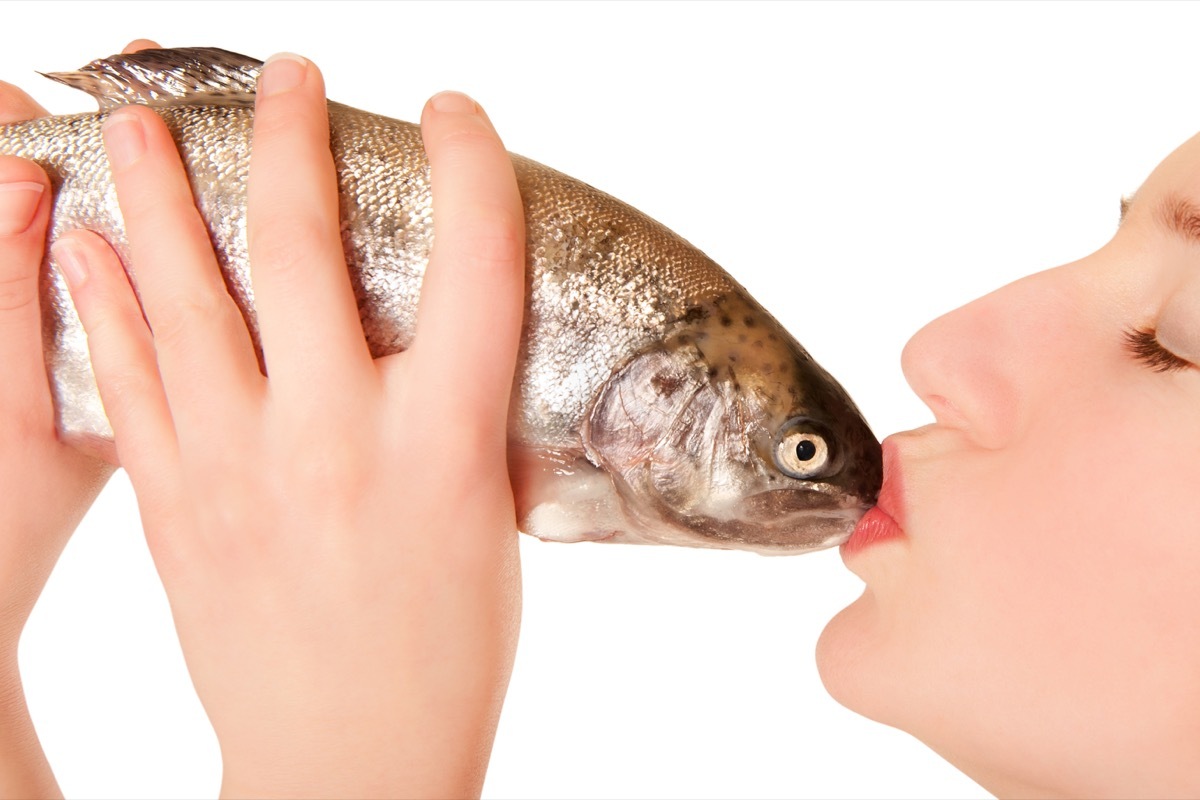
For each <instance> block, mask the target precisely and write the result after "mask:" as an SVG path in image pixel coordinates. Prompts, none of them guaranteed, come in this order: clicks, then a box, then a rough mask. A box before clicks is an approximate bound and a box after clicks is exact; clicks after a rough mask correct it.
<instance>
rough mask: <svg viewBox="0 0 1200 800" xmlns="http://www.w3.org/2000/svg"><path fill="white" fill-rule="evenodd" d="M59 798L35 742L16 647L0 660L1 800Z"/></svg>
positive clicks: (47, 765)
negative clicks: (10, 798)
mask: <svg viewBox="0 0 1200 800" xmlns="http://www.w3.org/2000/svg"><path fill="white" fill-rule="evenodd" d="M9 797H22V798H41V797H62V792H61V791H60V790H59V788H58V782H57V781H55V780H54V773H53V772H51V770H50V763H49V762H48V761H47V760H46V754H45V753H43V752H42V745H41V743H40V742H39V741H38V736H37V731H35V730H34V727H33V719H32V718H31V717H30V716H29V707H28V706H27V705H26V704H25V691H24V689H23V687H22V686H21V676H20V673H19V672H18V671H17V658H16V652H15V648H14V649H13V652H12V653H11V654H9V655H6V656H3V657H2V658H0V798H9Z"/></svg>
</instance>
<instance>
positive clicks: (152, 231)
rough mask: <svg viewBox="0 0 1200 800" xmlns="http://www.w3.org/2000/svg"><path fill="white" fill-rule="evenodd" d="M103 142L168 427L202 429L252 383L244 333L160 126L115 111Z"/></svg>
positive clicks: (150, 117) (145, 112) (132, 111)
mask: <svg viewBox="0 0 1200 800" xmlns="http://www.w3.org/2000/svg"><path fill="white" fill-rule="evenodd" d="M104 143H105V148H106V150H107V151H108V156H109V163H110V164H111V166H112V174H113V182H114V184H115V185H116V189H117V198H118V200H119V202H120V205H121V215H122V216H123V217H124V220H125V228H126V232H127V235H128V237H129V249H130V260H131V262H132V263H131V271H132V272H133V274H134V275H135V277H136V280H137V285H138V290H139V292H140V294H141V299H142V307H143V309H144V310H145V313H146V319H147V321H148V322H149V324H150V330H151V331H152V332H153V336H154V346H155V349H156V351H157V354H158V364H159V369H160V371H161V374H162V380H163V384H164V386H165V387H166V391H167V396H168V397H169V398H170V402H171V408H172V411H173V413H174V416H175V422H176V424H177V425H178V426H179V427H180V433H181V435H182V434H184V432H185V429H187V430H195V429H208V430H211V427H209V426H211V425H212V424H213V423H214V420H215V421H217V423H218V424H219V420H220V419H222V418H225V417H226V415H227V414H229V413H231V408H232V407H237V406H239V404H243V403H245V402H247V400H248V399H249V398H251V397H253V396H254V393H255V392H256V391H257V390H258V388H259V386H260V384H261V375H260V374H259V371H258V360H257V358H256V357H255V355H254V349H253V345H252V343H251V340H250V335H249V333H248V332H247V330H246V325H245V322H244V321H243V320H242V316H241V313H240V312H239V311H238V308H237V306H236V305H235V304H234V302H233V298H231V297H230V296H229V292H228V290H227V289H226V288H225V281H224V279H223V277H222V275H221V271H220V269H219V268H218V266H217V259H216V256H215V255H214V254H213V249H212V241H211V239H210V238H209V234H208V230H207V228H205V226H204V222H203V220H202V219H201V217H200V214H199V212H198V211H197V210H196V205H195V200H194V198H193V197H192V190H191V187H190V186H189V184H188V180H187V176H186V174H185V173H184V170H183V166H182V163H181V162H180V158H179V153H178V151H177V150H176V148H175V142H174V141H173V140H172V139H171V135H170V133H169V132H168V131H167V128H166V126H165V125H164V124H163V123H162V120H160V119H159V118H158V116H157V115H155V114H154V112H152V111H151V110H150V109H148V108H144V107H138V106H128V107H125V108H121V109H118V110H117V111H114V112H113V113H112V114H111V115H110V116H109V117H108V119H107V120H106V121H105V123H104Z"/></svg>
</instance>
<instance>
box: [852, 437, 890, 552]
mask: <svg viewBox="0 0 1200 800" xmlns="http://www.w3.org/2000/svg"><path fill="white" fill-rule="evenodd" d="M903 537H904V505H903V482H902V477H901V474H900V460H899V454H898V453H897V451H896V443H895V441H894V440H893V439H892V438H891V437H889V438H887V439H885V440H884V442H883V487H882V488H881V489H880V490H879V499H878V500H877V501H876V503H875V507H874V508H872V509H871V510H870V511H868V512H867V513H866V514H864V515H863V517H862V519H860V520H859V521H858V525H856V526H855V528H854V531H853V533H851V534H850V538H849V539H847V540H846V542H845V543H844V544H842V547H841V551H842V558H843V559H845V558H850V557H852V556H854V555H855V554H857V553H860V552H862V551H863V550H865V549H867V548H868V547H870V546H871V545H874V544H877V543H879V542H884V541H887V540H889V539H899V538H903Z"/></svg>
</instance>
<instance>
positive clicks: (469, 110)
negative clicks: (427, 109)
mask: <svg viewBox="0 0 1200 800" xmlns="http://www.w3.org/2000/svg"><path fill="white" fill-rule="evenodd" d="M429 105H431V106H433V110H434V111H441V112H444V113H450V114H478V113H479V106H478V105H477V104H476V103H475V101H474V100H472V99H471V98H469V97H467V96H466V95H465V94H463V93H462V92H439V93H438V94H435V95H434V96H433V97H431V98H430V99H429Z"/></svg>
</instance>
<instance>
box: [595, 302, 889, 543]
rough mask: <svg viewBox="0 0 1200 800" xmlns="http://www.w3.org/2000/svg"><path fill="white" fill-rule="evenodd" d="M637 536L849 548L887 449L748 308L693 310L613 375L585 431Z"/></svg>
mask: <svg viewBox="0 0 1200 800" xmlns="http://www.w3.org/2000/svg"><path fill="white" fill-rule="evenodd" d="M583 434H584V446H585V448H586V451H587V453H588V458H589V460H591V461H592V462H593V463H594V464H596V465H597V466H599V467H600V468H602V469H603V470H604V471H605V472H607V473H608V475H609V476H610V478H611V479H612V481H613V484H614V486H615V490H616V493H617V494H618V495H619V496H620V498H621V503H622V511H623V514H624V516H625V518H626V521H627V525H626V528H627V530H628V531H629V532H630V538H634V539H641V540H644V541H652V542H657V543H665V544H678V545H686V546H692V547H697V546H699V547H715V548H724V549H746V550H755V551H758V552H763V553H795V552H804V551H808V550H815V549H819V548H823V547H830V546H834V545H837V544H840V543H841V542H843V541H845V539H846V538H848V537H849V535H850V532H851V531H852V530H853V528H854V525H855V523H856V522H857V521H858V519H859V517H861V516H862V515H863V514H864V513H865V512H866V510H867V509H868V508H869V507H870V506H871V505H873V504H874V502H875V499H876V496H877V495H878V493H879V487H880V484H881V482H882V473H883V468H882V453H881V448H880V445H879V442H878V441H877V440H876V438H875V436H874V435H873V434H872V433H871V430H870V428H869V427H868V425H867V423H866V421H865V420H864V419H863V418H862V415H861V414H860V413H859V411H858V409H857V408H856V407H855V405H854V403H853V401H852V400H851V399H850V397H849V395H848V394H847V393H846V391H845V390H844V389H843V388H842V387H841V386H840V385H839V384H838V383H837V381H835V380H834V379H833V378H832V377H831V376H830V375H829V374H828V373H827V372H826V371H825V370H824V369H822V368H821V366H820V365H819V364H817V363H816V362H815V361H814V360H813V359H812V357H811V356H809V354H808V353H807V352H806V351H805V350H804V348H803V347H801V346H800V344H799V343H798V342H796V341H795V339H793V338H792V337H791V336H790V335H789V334H788V333H787V332H786V331H785V330H784V329H783V328H782V326H780V325H779V324H778V323H777V322H776V321H775V320H774V319H773V318H771V317H770V315H769V314H767V312H766V311H764V310H763V309H762V308H761V307H759V306H757V304H755V303H754V302H753V301H751V300H748V299H744V298H740V297H736V296H725V297H722V298H718V300H717V301H715V302H714V303H712V304H709V305H707V306H703V307H698V310H695V311H693V312H690V313H689V314H688V316H687V317H685V318H684V319H683V320H681V322H680V324H679V325H678V326H676V327H675V328H674V329H673V331H672V333H671V335H670V336H669V337H668V338H666V339H665V340H663V341H661V342H656V343H653V344H651V345H649V346H647V347H646V348H645V349H643V350H642V351H641V352H639V353H637V354H636V355H634V356H633V357H632V358H630V359H629V360H628V361H627V362H626V363H625V364H624V365H623V366H621V367H620V368H619V369H617V370H616V371H615V373H614V374H613V375H612V377H611V378H610V380H609V381H608V382H607V383H606V385H605V387H604V389H603V390H602V391H601V393H600V394H599V396H598V397H597V399H596V402H595V403H594V405H593V407H592V409H591V413H590V414H589V417H588V420H587V424H586V426H585V429H584V431H583Z"/></svg>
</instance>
